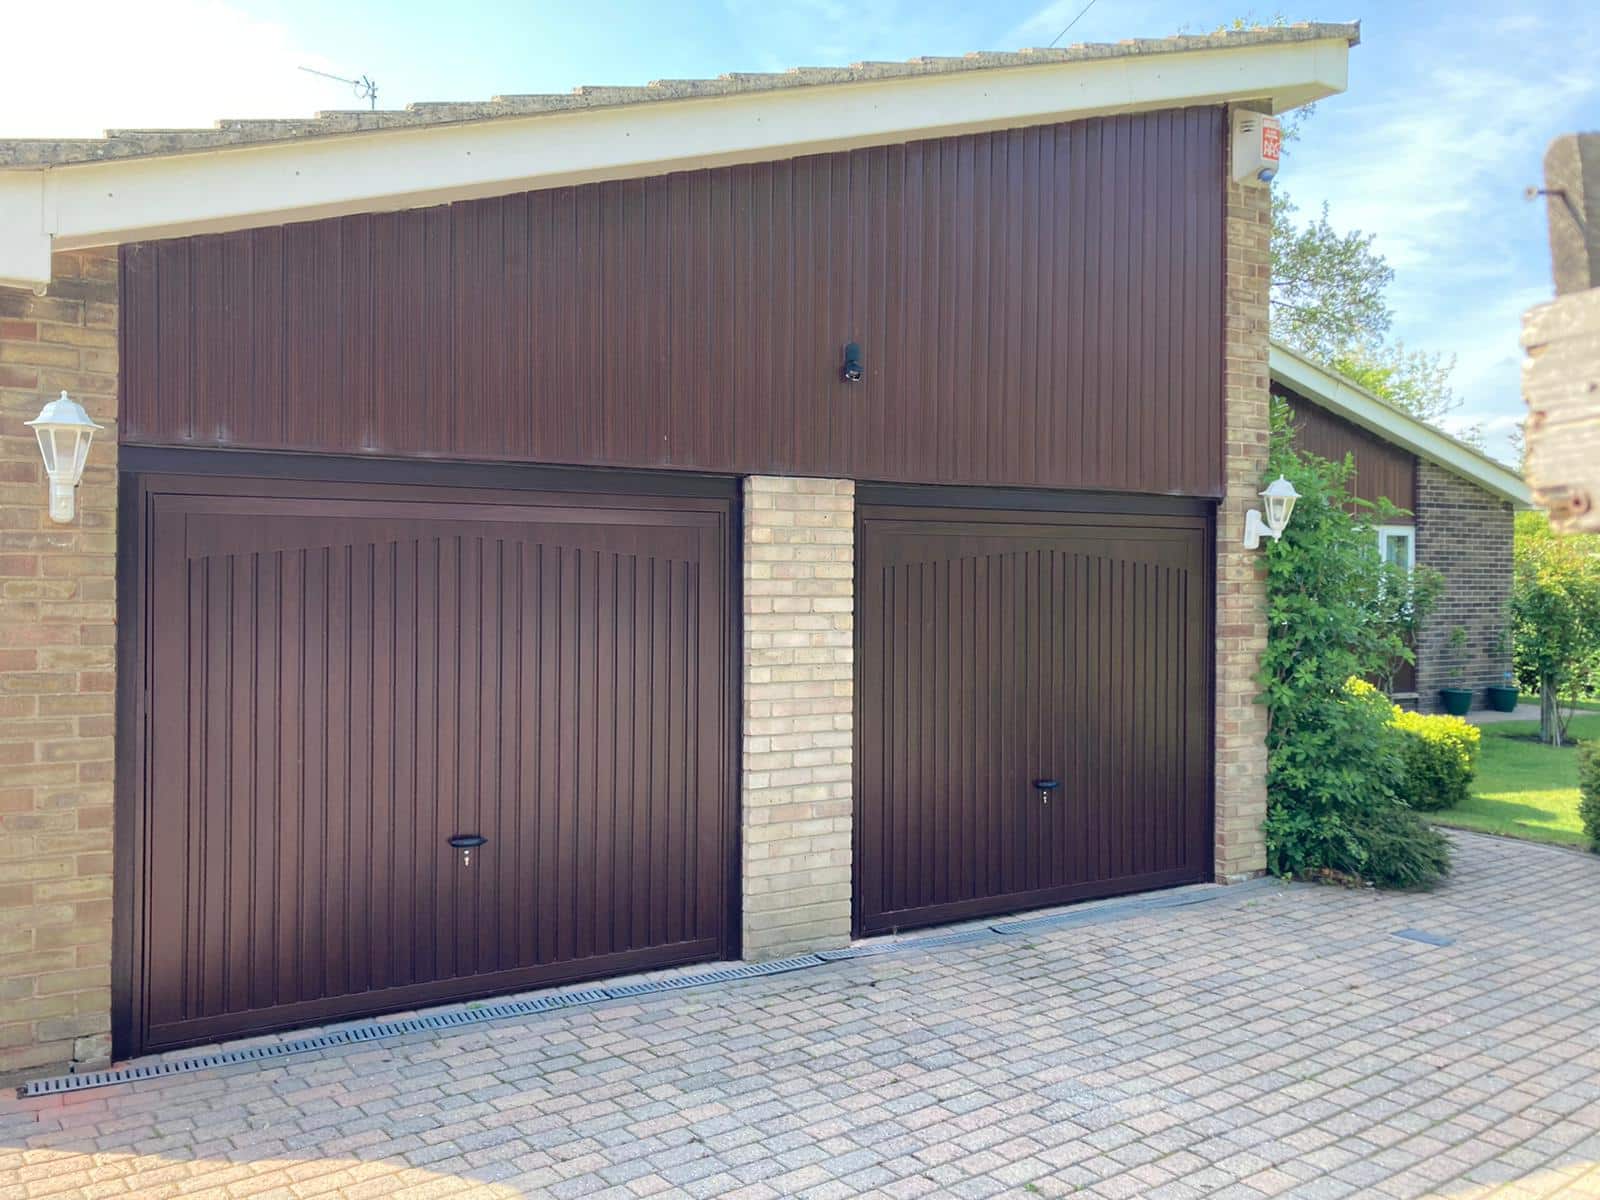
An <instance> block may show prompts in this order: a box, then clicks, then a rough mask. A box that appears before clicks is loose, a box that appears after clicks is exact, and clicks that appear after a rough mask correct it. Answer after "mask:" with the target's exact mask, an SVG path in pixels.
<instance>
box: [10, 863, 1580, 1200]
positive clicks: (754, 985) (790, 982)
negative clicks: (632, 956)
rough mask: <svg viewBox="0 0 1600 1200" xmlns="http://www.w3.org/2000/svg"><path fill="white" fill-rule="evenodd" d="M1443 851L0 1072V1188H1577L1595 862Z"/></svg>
mask: <svg viewBox="0 0 1600 1200" xmlns="http://www.w3.org/2000/svg"><path fill="white" fill-rule="evenodd" d="M1458 848H1459V855H1458V868H1457V875H1456V877H1455V879H1454V880H1453V881H1452V882H1451V883H1450V884H1449V885H1448V886H1447V887H1445V888H1443V889H1441V890H1440V891H1437V892H1435V893H1433V894H1431V895H1418V896H1402V895H1379V894H1374V893H1371V892H1362V891H1348V890H1342V889H1336V888H1330V887H1314V886H1296V887H1282V886H1277V885H1271V886H1264V887H1253V888H1250V889H1246V890H1242V891H1241V890H1239V889H1233V890H1232V894H1231V895H1225V896H1224V897H1223V898H1222V899H1219V900H1214V901H1210V902H1207V903H1201V904H1195V905H1192V906H1188V907H1169V908H1162V909H1148V910H1145V911H1143V912H1140V913H1137V914H1136V915H1132V916H1124V917H1121V918H1119V919H1117V920H1115V921H1107V922H1104V923H1099V924H1091V925H1081V926H1078V927H1074V928H1057V929H1054V930H1035V931H1030V932H1028V933H1025V934H1020V935H1010V936H1005V937H996V938H994V939H993V940H990V941H985V942H981V943H977V944H966V945H951V946H945V947H942V948H930V949H925V950H910V951H901V952H897V953H894V954H887V955H882V956H876V957H869V958H857V959H852V960H849V961H842V962H835V963H830V964H828V965H826V966H822V967H816V968H812V969H810V970H806V971H801V972H797V973H793V974H789V975H782V976H770V977H763V978H757V979H752V980H746V981H741V982H736V983H728V984H721V985H716V986H712V987H707V988H701V989H695V990H686V991H679V992H671V993H665V994H656V995H652V996H646V997H642V998H635V999H631V1000H617V1001H610V1002H606V1003H602V1004H599V1005H596V1006H594V1007H589V1008H570V1009H565V1010H561V1011H555V1012H550V1013H545V1014H540V1015H536V1016H530V1017H526V1018H519V1019H513V1020H503V1021H499V1022H494V1023H488V1024H483V1025H478V1026H473V1027H468V1028H465V1029H457V1030H454V1031H451V1032H448V1033H443V1034H420V1033H419V1034H408V1035H404V1036H401V1037H397V1038H394V1039H392V1040H389V1041H385V1042H381V1043H375V1044H374V1043H369V1044H365V1045H361V1046H357V1047H346V1048H338V1049H334V1050H328V1051H323V1052H318V1053H315V1054H307V1055H301V1056H295V1057H290V1058H283V1059H279V1060H276V1061H272V1062H267V1063H255V1064H246V1065H241V1066H234V1067H229V1068H225V1069H214V1070H209V1071H201V1072H197V1073H194V1074H186V1075H178V1076H170V1077H166V1078H161V1079H156V1080H151V1081H147V1082H145V1083H141V1084H129V1085H122V1086H118V1087H113V1088H104V1089H98V1090H93V1091H86V1092H81V1093H76V1094H73V1095H71V1096H68V1097H66V1098H61V1097H52V1098H45V1099H40V1100H17V1099H14V1098H12V1093H10V1092H7V1093H6V1098H5V1099H4V1100H0V1196H5V1197H36V1196H116V1195H124V1194H132V1195H137V1196H144V1197H159V1196H178V1195H183V1196H226V1197H242V1196H263V1197H266V1196H271V1197H309V1196H349V1197H373V1196H391V1195H393V1196H407V1197H436V1196H482V1197H511V1196H523V1195H536V1196H555V1197H566V1196H600V1195H603V1196H608V1197H635V1196H653V1195H660V1196H668V1195H671V1196H748V1197H765V1196H808V1197H819V1198H820V1197H833V1196H858V1195H869V1194H870V1195H887V1196H922V1195H927V1196H1000V1195H1012V1196H1028V1195H1034V1196H1067V1195H1071V1196H1105V1197H1150V1198H1152V1200H1155V1198H1159V1197H1174V1198H1177V1197H1199V1196H1210V1197H1258V1196H1283V1195H1293V1196H1305V1197H1338V1196H1379V1197H1403V1196H1453V1197H1457V1196H1458V1197H1487V1196H1495V1197H1501V1196H1504V1197H1532V1196H1552V1195H1575V1196H1582V1195H1591V1196H1600V1165H1597V1164H1600V944H1597V936H1600V858H1596V857H1593V856H1588V855H1583V854H1578V853H1571V852H1564V851H1559V850H1554V849H1548V848H1543V847H1537V846H1528V845H1519V844H1517V843H1513V842H1505V841H1496V840H1491V839H1488V838H1484V837H1478V836H1473V835H1462V836H1461V837H1460V838H1458ZM1406 928H1412V929H1418V930H1422V931H1425V932H1427V933H1429V934H1435V935H1440V936H1443V937H1447V938H1453V939H1454V941H1453V943H1452V944H1450V945H1447V946H1435V945H1428V944H1425V943H1423V942H1418V941H1411V940H1406V939H1402V938H1398V937H1396V936H1394V935H1395V931H1397V930H1401V929H1406Z"/></svg>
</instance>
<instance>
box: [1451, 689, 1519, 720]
mask: <svg viewBox="0 0 1600 1200" xmlns="http://www.w3.org/2000/svg"><path fill="white" fill-rule="evenodd" d="M1439 700H1440V702H1441V703H1442V704H1443V705H1444V710H1445V712H1447V713H1449V714H1450V715H1451V716H1452V717H1464V716H1466V715H1467V714H1468V713H1469V712H1471V711H1472V689H1471V688H1441V689H1439ZM1512 707H1515V705H1513V706H1512Z"/></svg>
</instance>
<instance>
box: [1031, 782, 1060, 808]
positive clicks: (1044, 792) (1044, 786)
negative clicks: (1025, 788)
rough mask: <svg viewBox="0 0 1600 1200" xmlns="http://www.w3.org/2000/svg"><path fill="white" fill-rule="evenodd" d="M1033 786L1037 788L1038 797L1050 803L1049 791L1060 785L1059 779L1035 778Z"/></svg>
mask: <svg viewBox="0 0 1600 1200" xmlns="http://www.w3.org/2000/svg"><path fill="white" fill-rule="evenodd" d="M1033 786H1034V787H1036V788H1038V789H1039V799H1040V800H1042V801H1044V802H1045V803H1046V804H1049V803H1050V793H1051V792H1053V791H1055V790H1056V789H1057V788H1058V787H1060V786H1061V780H1059V779H1035V780H1034V781H1033Z"/></svg>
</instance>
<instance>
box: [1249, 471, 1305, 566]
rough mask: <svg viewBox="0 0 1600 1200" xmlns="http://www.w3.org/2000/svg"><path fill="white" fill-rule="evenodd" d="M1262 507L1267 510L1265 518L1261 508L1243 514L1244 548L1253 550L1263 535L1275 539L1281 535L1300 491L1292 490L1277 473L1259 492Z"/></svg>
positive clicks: (1285, 480)
mask: <svg viewBox="0 0 1600 1200" xmlns="http://www.w3.org/2000/svg"><path fill="white" fill-rule="evenodd" d="M1260 495H1261V501H1262V505H1263V507H1265V508H1266V510H1267V515H1266V517H1265V518H1263V517H1262V515H1261V509H1259V508H1252V509H1251V510H1250V511H1249V512H1247V513H1245V515H1244V548H1245V549H1246V550H1254V549H1256V548H1257V547H1258V546H1260V545H1261V539H1262V538H1263V537H1270V538H1272V539H1273V541H1277V540H1278V539H1279V538H1281V537H1282V536H1283V531H1284V529H1286V528H1287V527H1288V525H1289V514H1290V513H1292V512H1294V502H1295V501H1296V500H1298V499H1300V493H1299V492H1297V491H1295V490H1294V484H1292V483H1290V482H1289V481H1288V480H1287V479H1286V478H1284V477H1283V476H1282V475H1279V476H1278V477H1277V478H1276V479H1274V480H1273V481H1272V482H1271V483H1269V484H1268V485H1267V486H1266V489H1265V490H1264V491H1262V492H1261V493H1260Z"/></svg>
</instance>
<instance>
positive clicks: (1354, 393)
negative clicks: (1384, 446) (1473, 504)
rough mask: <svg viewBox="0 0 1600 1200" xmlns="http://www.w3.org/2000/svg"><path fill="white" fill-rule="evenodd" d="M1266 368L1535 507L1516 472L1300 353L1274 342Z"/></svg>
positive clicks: (1337, 410)
mask: <svg viewBox="0 0 1600 1200" xmlns="http://www.w3.org/2000/svg"><path fill="white" fill-rule="evenodd" d="M1268 368H1269V371H1270V374H1271V376H1272V378H1273V379H1274V380H1275V381H1277V382H1278V383H1281V384H1284V385H1285V386H1287V387H1289V388H1292V389H1293V390H1294V391H1295V392H1296V393H1297V394H1298V395H1301V396H1304V397H1305V398H1306V399H1307V400H1309V401H1311V402H1312V403H1313V404H1315V405H1317V406H1318V407H1319V408H1325V409H1327V410H1328V411H1329V412H1331V413H1333V414H1334V415H1336V416H1340V417H1343V418H1344V419H1345V420H1347V421H1349V422H1351V423H1352V424H1354V425H1359V426H1360V427H1361V428H1363V429H1365V430H1367V431H1368V432H1370V433H1374V434H1376V435H1377V436H1379V437H1381V438H1383V439H1384V440H1385V441H1387V442H1392V443H1394V444H1395V445H1397V446H1401V447H1403V448H1404V449H1406V450H1409V451H1411V453H1413V454H1415V455H1417V456H1418V457H1419V458H1425V459H1427V460H1428V461H1429V462H1431V463H1433V464H1434V465H1435V466H1439V467H1443V468H1444V469H1445V470H1447V471H1450V472H1452V473H1453V474H1456V475H1460V476H1462V477H1463V478H1465V479H1469V480H1471V481H1472V482H1473V483H1476V484H1477V485H1478V486H1479V487H1481V488H1483V489H1484V490H1485V491H1489V492H1493V493H1494V494H1495V495H1497V496H1499V497H1500V498H1501V499H1503V500H1507V501H1509V502H1510V503H1511V504H1512V505H1513V506H1515V507H1517V508H1532V507H1533V492H1532V489H1530V488H1529V487H1528V485H1527V483H1526V482H1525V481H1524V480H1523V478H1522V476H1521V475H1519V474H1517V472H1516V471H1514V470H1512V469H1511V468H1510V467H1508V466H1506V465H1505V464H1504V463H1502V462H1500V461H1499V460H1498V459H1495V458H1491V457H1490V456H1489V455H1487V454H1485V453H1484V452H1483V451H1481V450H1479V449H1478V448H1477V447H1476V446H1470V445H1468V444H1467V443H1466V442H1463V441H1462V440H1461V439H1460V438H1456V437H1451V436H1450V435H1449V434H1448V433H1445V432H1444V431H1443V430H1439V429H1435V428H1434V427H1433V426H1432V425H1429V424H1428V423H1427V422H1425V421H1419V420H1418V419H1417V418H1416V417H1413V416H1412V415H1411V414H1410V413H1408V412H1404V411H1402V410H1401V409H1398V408H1396V407H1395V406H1394V405H1392V404H1390V403H1389V402H1388V401H1387V400H1385V399H1383V398H1382V397H1381V396H1378V395H1376V394H1374V393H1373V392H1369V391H1368V390H1367V389H1366V388H1364V387H1362V386H1361V385H1360V384H1358V383H1356V382H1355V381H1354V380H1351V379H1349V378H1347V377H1346V376H1344V375H1341V374H1339V373H1338V372H1337V371H1334V370H1331V369H1329V368H1327V367H1324V366H1323V365H1321V364H1320V363H1318V362H1316V361H1315V360H1314V359H1311V358H1308V357H1307V356H1306V355H1304V354H1302V353H1300V352H1299V351H1298V350H1292V349H1290V348H1289V347H1288V346H1286V345H1284V344H1283V343H1282V342H1278V341H1274V342H1273V343H1272V345H1271V349H1270V350H1269V352H1268Z"/></svg>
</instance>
